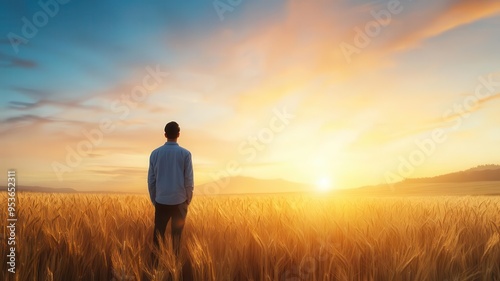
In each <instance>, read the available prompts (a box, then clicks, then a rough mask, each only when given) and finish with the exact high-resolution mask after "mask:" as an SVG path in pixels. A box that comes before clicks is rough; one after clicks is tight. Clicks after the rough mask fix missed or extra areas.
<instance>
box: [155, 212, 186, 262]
mask: <svg viewBox="0 0 500 281" xmlns="http://www.w3.org/2000/svg"><path fill="white" fill-rule="evenodd" d="M187 209H188V204H187V203H186V202H184V203H182V204H179V205H163V204H160V203H156V205H155V229H154V233H153V234H154V235H153V244H154V246H155V248H157V249H158V246H159V241H158V236H159V238H160V239H164V238H165V229H166V228H167V224H168V221H169V220H170V218H172V222H171V228H172V248H173V249H174V253H175V255H176V256H179V253H180V248H181V245H180V244H181V234H182V229H184V223H185V221H186V215H187Z"/></svg>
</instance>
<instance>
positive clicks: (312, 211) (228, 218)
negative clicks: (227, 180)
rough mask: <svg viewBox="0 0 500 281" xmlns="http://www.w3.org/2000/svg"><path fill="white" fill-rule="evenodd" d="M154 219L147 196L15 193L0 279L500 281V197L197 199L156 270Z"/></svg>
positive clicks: (166, 248) (253, 197) (234, 197)
mask: <svg viewBox="0 0 500 281" xmlns="http://www.w3.org/2000/svg"><path fill="white" fill-rule="evenodd" d="M1 199H2V202H6V195H5V194H4V195H2V198H1ZM153 214H154V209H153V206H152V205H151V204H150V202H149V199H148V197H147V196H146V195H116V194H114V195H107V194H41V193H38V194H37V193H19V194H18V217H19V220H18V222H17V223H18V227H17V230H16V231H17V233H16V235H17V236H16V239H17V241H18V245H17V265H16V274H11V273H8V272H7V264H6V262H2V266H1V267H2V275H3V278H2V280H180V279H182V275H183V272H185V268H186V265H190V268H189V270H188V271H189V272H190V273H191V274H192V277H193V280H204V281H205V280H207V281H209V280H217V281H223V280H279V281H298V280H449V281H451V280H500V197H406V198H403V197H399V198H398V197H394V198H387V197H385V198H376V197H372V198H369V197H336V196H324V195H323V196H319V195H269V196H214V197H208V196H207V197H201V196H199V197H196V198H195V199H194V200H193V203H192V204H191V205H190V208H189V211H188V217H187V222H186V227H185V229H184V233H183V237H182V239H183V240H182V242H183V247H184V248H183V251H182V255H181V256H182V257H181V258H180V259H179V260H176V259H175V258H174V256H173V255H172V254H171V247H170V243H165V245H162V248H161V251H162V253H163V255H162V256H161V259H160V263H159V265H157V266H156V267H153V266H152V265H151V262H150V253H151V249H152V231H153ZM0 216H1V218H0V219H1V221H2V223H4V222H5V221H6V212H2V213H1V215H0ZM167 233H169V229H167ZM6 235H7V234H6V227H2V235H1V237H2V239H0V240H1V242H2V243H1V248H0V249H1V255H2V257H3V258H2V259H5V257H6V255H7V243H6V239H5V237H6ZM167 238H169V237H168V236H167ZM185 279H186V278H185Z"/></svg>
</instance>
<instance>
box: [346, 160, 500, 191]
mask: <svg viewBox="0 0 500 281" xmlns="http://www.w3.org/2000/svg"><path fill="white" fill-rule="evenodd" d="M340 193H342V194H349V195H389V196H393V195H397V196H404V195H415V196H426V195H445V196H446V195H500V165H493V164H490V165H480V166H477V167H474V168H471V169H468V170H464V171H460V172H455V173H449V174H444V175H439V176H435V177H427V178H409V179H405V180H403V181H401V182H398V183H394V184H381V185H377V186H365V187H360V188H355V189H349V190H342V191H341V192H340Z"/></svg>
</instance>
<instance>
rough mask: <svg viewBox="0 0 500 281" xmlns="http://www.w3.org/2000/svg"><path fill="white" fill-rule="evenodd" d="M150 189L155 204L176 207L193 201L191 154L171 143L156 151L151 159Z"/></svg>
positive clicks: (175, 143)
mask: <svg viewBox="0 0 500 281" xmlns="http://www.w3.org/2000/svg"><path fill="white" fill-rule="evenodd" d="M148 187H149V192H150V196H151V201H152V202H153V204H154V203H155V202H158V203H160V204H164V205H176V204H181V203H183V202H186V201H188V202H189V201H191V198H192V195H193V168H192V160H191V153H190V152H189V151H188V150H186V149H184V148H182V147H180V146H179V145H178V144H177V142H171V141H168V142H166V143H165V144H164V145H163V146H160V147H158V148H157V149H155V150H154V151H153V152H152V153H151V156H150V159H149V172H148Z"/></svg>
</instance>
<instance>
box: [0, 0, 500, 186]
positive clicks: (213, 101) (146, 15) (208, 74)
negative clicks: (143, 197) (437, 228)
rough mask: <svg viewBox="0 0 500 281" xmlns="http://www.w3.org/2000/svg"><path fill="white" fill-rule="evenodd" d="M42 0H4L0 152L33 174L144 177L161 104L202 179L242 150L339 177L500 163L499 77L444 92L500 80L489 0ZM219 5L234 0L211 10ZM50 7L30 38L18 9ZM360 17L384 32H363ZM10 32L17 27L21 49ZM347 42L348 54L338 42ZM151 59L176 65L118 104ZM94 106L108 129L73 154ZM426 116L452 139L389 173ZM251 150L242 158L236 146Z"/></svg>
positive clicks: (90, 126)
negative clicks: (71, 161)
mask: <svg viewBox="0 0 500 281" xmlns="http://www.w3.org/2000/svg"><path fill="white" fill-rule="evenodd" d="M41 3H50V5H49V4H48V5H49V6H47V7H51V11H54V7H55V6H54V3H57V7H58V8H57V10H58V11H57V12H55V13H54V14H53V16H51V15H47V12H46V11H45V10H44V9H43V7H42V6H40V4H39V3H38V2H32V1H10V0H9V1H3V2H2V4H1V5H2V8H1V9H0V35H1V36H2V37H1V38H0V90H1V92H2V94H1V96H0V107H1V108H2V110H1V111H0V134H2V139H1V140H0V145H2V147H4V149H3V150H2V153H1V154H2V155H1V157H2V159H6V161H3V163H2V164H1V165H2V168H4V169H8V168H12V167H14V168H17V169H18V170H19V171H21V173H20V174H21V175H22V174H23V173H24V174H25V176H24V178H23V182H24V183H25V184H27V185H45V186H54V187H66V186H69V187H75V188H77V189H82V190H85V189H97V188H101V187H102V186H106V187H107V188H109V189H120V188H123V187H122V186H123V185H124V184H126V185H127V187H126V188H125V189H126V190H140V189H141V188H142V187H143V184H144V183H143V182H144V180H145V172H146V169H147V159H148V155H149V152H150V151H151V150H152V149H154V148H155V147H157V146H159V145H161V144H162V142H163V141H164V139H163V136H162V132H161V131H162V128H163V126H164V124H165V123H166V122H168V121H170V120H177V121H178V122H179V123H180V124H181V127H182V135H181V139H180V140H179V141H180V142H181V144H182V145H184V146H185V147H187V148H189V149H191V150H192V152H193V155H194V163H195V171H196V175H197V182H198V183H203V182H208V181H212V180H217V179H218V177H219V176H220V175H225V174H228V173H227V168H226V166H227V163H231V162H234V161H235V162H237V163H239V165H241V167H242V169H241V172H239V173H238V175H243V176H251V177H257V178H284V179H288V180H292V181H299V182H305V183H311V184H314V182H316V181H317V180H318V179H324V178H328V179H329V182H331V184H332V185H335V186H336V187H339V188H342V187H354V186H359V185H365V184H377V183H381V182H384V181H386V178H387V175H388V174H391V173H392V174H396V175H397V176H398V177H405V176H426V175H435V174H438V173H443V172H450V171H454V170H457V169H465V168H468V167H470V166H474V165H478V164H486V163H497V162H498V157H495V155H499V153H500V151H499V147H498V145H496V144H497V143H498V141H499V140H500V133H499V129H498V122H497V121H496V120H498V117H500V116H499V115H498V106H499V105H500V104H499V102H498V100H499V99H497V98H496V97H498V95H497V93H498V92H499V89H498V86H497V85H496V84H495V86H494V87H493V88H494V89H493V91H492V92H491V93H488V95H489V96H488V98H485V99H482V100H479V99H478V101H477V104H476V105H475V106H474V107H471V108H470V110H469V111H467V112H465V113H466V115H464V114H456V113H457V112H456V111H457V109H456V108H455V107H454V106H455V105H461V104H463V103H464V101H466V100H467V98H468V97H473V96H474V92H475V89H476V88H477V87H478V85H481V82H480V80H479V78H480V77H483V78H484V79H490V80H492V81H500V77H499V73H500V70H499V69H498V61H500V60H499V59H500V54H499V52H498V51H497V50H498V49H500V39H499V38H500V36H499V35H500V33H499V32H500V31H499V29H498V26H500V4H499V3H498V2H496V1H486V0H481V1H475V2H471V1H439V2H432V3H424V2H418V1H401V2H399V1H307V2H306V1H297V0H291V1H246V0H242V1H240V3H239V4H238V5H235V6H231V3H238V1H232V2H229V1H227V2H226V1H219V2H215V1H214V2H211V1H141V2H139V1H77V0H73V1H69V2H68V3H65V4H60V3H59V2H55V0H54V1H45V2H44V1H41ZM214 3H215V4H214ZM221 3H222V4H221ZM221 5H222V6H221ZM224 5H229V6H224ZM391 5H392V6H391ZM214 6H216V7H219V8H220V7H230V9H229V10H227V11H225V12H224V13H223V19H222V20H221V17H220V12H219V13H218V12H217V9H216V8H215V7H214ZM389 7H393V9H395V10H397V11H399V12H397V13H394V12H391V11H390V8H389ZM394 7H397V8H394ZM374 14H375V15H385V16H387V15H390V19H389V20H387V18H386V21H385V22H377V20H376V18H374ZM37 15H38V17H37ZM44 15H45V16H46V17H47V19H48V21H47V23H46V24H43V25H42V26H40V27H38V28H37V32H35V34H34V36H33V37H32V38H27V37H31V35H30V36H26V34H23V26H25V25H26V23H25V21H24V20H23V18H25V19H26V20H27V21H29V22H30V24H34V22H35V23H36V21H37V20H38V21H40V20H43V17H44ZM382 23H384V24H385V23H386V25H385V26H384V24H382ZM370 24H372V25H373V26H372V27H374V28H378V29H377V30H375V33H376V34H375V35H374V36H368V37H367V38H368V40H369V43H368V44H367V45H366V46H356V44H355V42H356V38H358V39H359V36H360V34H359V32H358V31H359V30H361V31H363V30H364V31H363V32H365V33H366V28H367V26H369V25H370ZM13 34H15V35H16V36H22V37H24V38H26V39H27V41H26V43H25V44H19V45H18V46H17V52H16V47H13V46H12V40H11V39H12V38H13ZM28 35H29V34H28ZM364 36H366V35H364ZM346 44H349V45H350V46H352V47H354V48H356V49H357V52H355V53H351V54H350V55H349V56H346V53H345V49H342V47H341V46H346ZM151 69H160V70H161V71H162V72H165V73H167V72H168V76H165V77H163V78H162V80H161V81H160V83H158V85H156V87H154V89H151V90H150V91H149V92H148V94H147V97H146V98H145V99H144V100H141V101H140V102H134V103H133V104H132V103H129V104H127V103H126V102H125V101H124V98H123V97H124V95H125V96H127V95H128V96H130V95H131V93H132V92H133V91H134V89H136V87H138V86H141V85H143V81H144V79H145V77H146V76H148V75H150V73H151ZM495 79H496V80H495ZM120 106H121V107H120ZM125 107H127V108H126V109H127V110H126V111H125ZM120 108H121V109H122V110H120ZM285 108H286V109H285ZM450 108H451V109H452V110H453V113H454V115H451V117H450V118H448V119H446V118H443V115H445V113H447V111H448V110H449V109H450ZM276 110H277V111H278V112H282V111H284V110H285V111H287V112H290V114H292V115H293V116H294V118H293V119H292V120H290V122H289V124H286V126H285V128H284V129H283V130H282V131H279V132H277V131H273V132H272V133H273V137H272V140H271V141H269V142H267V141H262V139H258V136H259V134H260V133H261V132H263V131H266V129H269V128H268V127H269V124H270V122H271V121H270V120H272V119H273V118H274V117H275V116H276V113H275V112H276ZM125 113H127V114H125ZM125 115H126V116H125ZM465 116H466V117H465ZM121 117H125V118H121ZM103 120H112V122H113V125H114V128H115V129H114V130H113V132H109V133H103V139H102V141H101V142H99V143H98V144H92V147H91V151H90V152H88V153H82V154H81V155H80V156H81V157H80V158H81V159H80V161H78V163H77V164H76V165H74V167H69V166H68V155H69V154H71V153H70V152H68V151H71V150H72V149H73V150H74V149H76V148H77V146H78V144H79V143H80V142H82V141H86V140H87V137H86V136H85V134H84V133H82V132H83V131H87V132H89V131H92V130H94V129H99V128H100V127H99V124H100V123H101V122H102V121H103ZM458 122H460V125H459V126H454V125H456V124H459V123H458ZM455 127H456V128H455ZM436 129H443V130H445V132H446V137H447V138H446V141H445V142H444V143H442V144H436V148H435V150H433V152H432V154H431V155H425V159H424V161H423V163H418V165H414V167H413V168H414V169H413V170H412V172H411V173H409V174H408V175H406V174H404V175H403V174H401V173H398V172H397V170H398V167H399V166H401V159H405V158H409V157H411V155H412V153H413V152H414V151H415V150H418V149H419V148H418V147H417V146H416V145H415V143H416V142H419V141H421V140H422V139H428V138H429V137H430V136H432V133H433V130H436ZM262 134H264V133H262ZM253 136H257V142H258V143H257V144H255V145H254V146H252V145H251V144H250V141H249V140H251V138H252V137H253ZM247 145H248V147H247ZM6 147H9V149H6ZM68 149H69V150H68ZM245 149H246V150H245ZM252 150H253V151H254V152H255V155H256V156H255V157H254V158H252V160H251V161H247V158H248V157H246V156H248V155H250V154H245V153H242V151H247V152H250V151H252ZM457 152H459V153H457ZM252 154H253V153H252ZM54 163H58V164H61V165H62V166H64V167H66V168H67V170H65V171H64V172H63V173H61V172H60V171H59V172H57V169H54V165H55V166H56V167H62V166H61V165H59V166H57V165H58V164H54ZM360 175H363V176H360Z"/></svg>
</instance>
